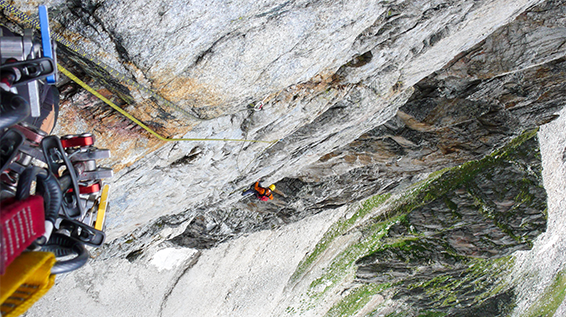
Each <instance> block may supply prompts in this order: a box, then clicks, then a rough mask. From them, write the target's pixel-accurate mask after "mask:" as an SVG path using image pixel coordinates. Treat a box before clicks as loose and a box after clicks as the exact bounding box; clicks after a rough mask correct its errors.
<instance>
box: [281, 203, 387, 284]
mask: <svg viewBox="0 0 566 317" xmlns="http://www.w3.org/2000/svg"><path fill="white" fill-rule="evenodd" d="M389 197H391V195H390V194H385V195H377V196H374V197H372V198H370V199H368V200H366V201H364V202H363V203H362V206H361V207H360V208H359V209H358V211H356V212H355V213H354V214H353V215H352V216H351V217H350V218H348V219H341V220H339V221H338V222H336V223H334V224H333V225H332V226H331V227H330V229H328V231H326V233H325V234H324V236H323V237H322V239H321V240H320V242H319V243H317V245H316V246H315V248H314V250H313V252H311V253H310V254H309V255H308V256H307V257H306V258H305V259H303V260H302V261H301V263H299V265H298V267H297V269H296V270H295V272H294V273H293V275H292V277H291V282H295V281H296V280H298V279H299V278H300V277H301V276H302V275H303V274H304V273H305V272H306V271H307V270H308V269H309V268H310V266H311V265H312V263H313V262H314V261H315V260H316V259H317V258H318V257H319V256H320V255H321V254H322V253H323V252H324V251H325V250H326V249H328V247H329V245H330V244H331V243H332V242H333V241H334V239H336V237H338V236H341V235H342V234H344V233H345V232H346V231H348V230H349V229H350V228H351V227H352V226H353V225H354V223H355V222H356V221H357V220H359V219H361V218H363V217H364V216H366V215H367V214H368V213H369V212H371V211H372V210H373V209H374V208H377V207H379V206H380V205H381V204H383V202H385V201H386V200H387V199H388V198H389Z"/></svg>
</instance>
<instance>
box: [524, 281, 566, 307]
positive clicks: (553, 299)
mask: <svg viewBox="0 0 566 317" xmlns="http://www.w3.org/2000/svg"><path fill="white" fill-rule="evenodd" d="M565 297H566V270H563V271H561V272H559V273H558V274H557V275H556V277H555V278H554V281H553V282H552V284H551V285H550V286H549V287H547V288H546V289H545V290H544V293H543V294H542V296H541V297H540V299H539V300H538V301H537V302H536V303H535V304H534V305H533V306H531V307H530V308H529V309H528V310H527V312H526V314H525V315H524V316H525V317H551V316H554V313H556V310H557V309H558V307H560V305H561V304H562V302H563V301H564V298H565Z"/></svg>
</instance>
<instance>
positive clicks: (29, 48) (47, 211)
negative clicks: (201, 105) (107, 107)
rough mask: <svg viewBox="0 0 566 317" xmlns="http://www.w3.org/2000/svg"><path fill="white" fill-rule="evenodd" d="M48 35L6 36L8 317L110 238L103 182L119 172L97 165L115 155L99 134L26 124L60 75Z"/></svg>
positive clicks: (3, 140) (1, 124) (3, 152)
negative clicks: (45, 82)
mask: <svg viewBox="0 0 566 317" xmlns="http://www.w3.org/2000/svg"><path fill="white" fill-rule="evenodd" d="M41 10H42V9H41V8H40V19H46V18H45V17H44V18H41V15H42V13H41ZM45 14H46V12H44V15H45ZM41 31H42V38H43V39H44V45H43V46H42V47H43V50H40V49H36V48H37V47H39V45H38V43H34V42H33V37H32V35H33V34H32V31H31V30H26V31H25V33H24V34H25V36H24V37H18V36H4V35H5V34H4V32H3V33H2V36H0V44H2V45H0V56H1V57H2V59H1V62H2V64H1V66H2V74H1V76H0V77H1V84H0V92H1V93H2V99H1V104H0V165H1V169H0V229H1V230H0V234H1V239H2V240H0V273H3V274H4V275H1V274H0V275H1V276H0V284H1V285H2V287H1V289H0V294H1V295H0V304H1V312H2V316H17V315H19V314H21V313H23V312H25V310H27V308H29V307H30V306H31V305H32V304H33V303H34V302H35V301H36V300H37V299H39V298H40V297H41V296H43V294H45V292H47V290H48V289H49V288H50V287H51V286H52V285H53V283H54V278H55V274H61V273H67V272H70V271H73V270H76V269H78V268H79V267H81V266H83V265H84V264H85V263H86V262H87V261H88V258H89V252H88V250H87V249H86V247H85V245H89V246H91V247H99V246H101V245H102V244H103V242H104V239H105V234H104V232H103V231H102V230H103V228H104V220H105V214H106V208H107V204H108V188H109V187H108V185H104V184H103V182H102V179H103V178H109V177H112V174H113V172H112V170H111V169H108V168H103V167H98V165H97V162H96V161H97V160H99V159H104V158H108V157H110V152H109V151H108V150H104V149H98V148H96V147H95V146H94V145H95V139H94V136H93V135H92V134H81V135H68V136H64V137H62V138H61V139H60V138H59V137H57V136H55V135H48V134H47V133H45V132H43V131H41V130H40V129H38V128H37V127H35V126H33V125H31V124H30V123H29V122H25V121H22V120H26V119H27V118H28V117H29V116H30V115H31V116H34V112H36V113H39V112H38V111H36V110H37V109H35V110H30V108H33V107H35V105H34V104H33V103H34V101H33V100H34V96H37V95H38V86H37V82H38V78H43V79H46V78H47V76H48V75H54V74H55V72H54V71H50V72H49V71H47V70H48V68H49V67H52V68H53V70H55V65H56V64H55V62H54V60H53V59H54V58H55V56H54V55H52V56H51V57H47V56H45V55H46V54H45V53H46V52H47V51H50V52H52V53H53V54H54V53H55V52H54V51H53V49H49V48H46V45H45V36H44V33H45V30H44V24H43V23H42V29H41ZM47 33H48V32H47ZM6 35H9V34H8V33H7V32H6ZM47 42H50V40H49V39H48V37H47ZM5 43H15V44H16V45H12V46H11V45H4V44H5ZM32 53H33V54H32ZM42 55H43V56H42ZM6 56H7V57H6ZM4 70H6V72H4ZM41 87H43V86H41ZM53 110H55V109H54V107H53ZM36 117H38V116H36ZM32 122H35V121H32ZM53 124H54V123H53ZM45 166H46V167H45ZM33 184H35V188H34V186H33ZM26 248H27V250H26ZM38 250H41V251H47V252H37V251H38ZM32 251H33V252H32Z"/></svg>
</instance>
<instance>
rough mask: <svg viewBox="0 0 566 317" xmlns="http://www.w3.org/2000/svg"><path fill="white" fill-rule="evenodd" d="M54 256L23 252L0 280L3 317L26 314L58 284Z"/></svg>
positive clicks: (44, 253)
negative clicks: (54, 268) (52, 271)
mask: <svg viewBox="0 0 566 317" xmlns="http://www.w3.org/2000/svg"><path fill="white" fill-rule="evenodd" d="M53 264H55V255H54V254H53V253H51V252H24V253H22V254H20V256H18V257H17V258H16V259H15V260H14V261H13V262H12V263H11V264H10V266H8V268H7V269H6V272H5V273H4V275H2V276H0V303H1V306H0V311H1V312H2V317H15V316H20V315H21V314H23V313H25V312H26V311H27V310H28V309H29V308H30V307H31V306H32V305H33V304H34V303H35V302H36V301H37V300H38V299H40V298H41V297H42V296H43V295H45V293H47V291H48V290H49V289H50V288H51V287H52V286H53V284H55V275H52V274H51V268H52V267H53Z"/></svg>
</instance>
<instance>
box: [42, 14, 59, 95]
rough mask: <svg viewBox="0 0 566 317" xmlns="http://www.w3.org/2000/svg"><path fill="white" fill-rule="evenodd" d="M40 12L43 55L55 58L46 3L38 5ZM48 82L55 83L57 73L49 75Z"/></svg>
mask: <svg viewBox="0 0 566 317" xmlns="http://www.w3.org/2000/svg"><path fill="white" fill-rule="evenodd" d="M38 13H39V29H40V31H41V45H42V46H43V56H44V57H49V58H51V59H53V48H52V47H51V34H50V33H51V32H50V31H49V18H48V17H47V8H46V7H45V6H44V5H40V6H39V7H38ZM53 60H54V59H53ZM55 67H57V66H55ZM47 83H48V84H55V75H51V76H48V77H47Z"/></svg>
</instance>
